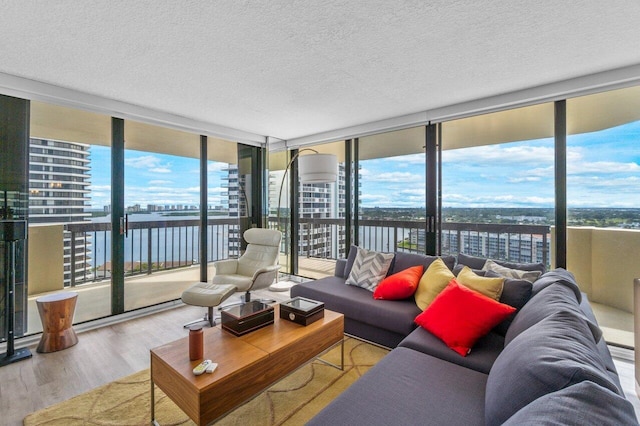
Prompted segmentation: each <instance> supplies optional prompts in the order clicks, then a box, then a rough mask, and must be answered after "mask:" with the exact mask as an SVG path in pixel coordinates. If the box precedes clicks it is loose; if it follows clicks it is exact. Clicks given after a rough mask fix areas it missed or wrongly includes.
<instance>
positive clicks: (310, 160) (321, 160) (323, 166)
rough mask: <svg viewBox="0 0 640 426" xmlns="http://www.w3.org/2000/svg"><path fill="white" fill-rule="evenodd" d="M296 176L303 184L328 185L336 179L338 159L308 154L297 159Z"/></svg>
mask: <svg viewBox="0 0 640 426" xmlns="http://www.w3.org/2000/svg"><path fill="white" fill-rule="evenodd" d="M298 175H299V176H300V182H303V183H329V182H335V181H336V180H337V179H338V157H336V156H335V155H333V154H309V155H301V156H300V157H298Z"/></svg>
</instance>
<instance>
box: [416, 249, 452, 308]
mask: <svg viewBox="0 0 640 426" xmlns="http://www.w3.org/2000/svg"><path fill="white" fill-rule="evenodd" d="M452 278H454V276H453V272H451V270H450V269H449V268H447V265H445V263H444V261H443V260H442V259H436V260H434V261H433V262H432V263H431V265H429V267H428V268H427V270H426V271H425V272H424V274H423V275H422V278H420V282H419V283H418V289H417V290H416V293H415V294H414V299H415V301H416V305H418V307H419V308H420V309H421V310H423V311H424V310H425V309H427V306H429V304H430V303H431V302H433V299H435V298H436V296H437V295H438V294H440V292H441V291H442V290H444V288H445V287H446V286H447V284H449V281H451V279H452Z"/></svg>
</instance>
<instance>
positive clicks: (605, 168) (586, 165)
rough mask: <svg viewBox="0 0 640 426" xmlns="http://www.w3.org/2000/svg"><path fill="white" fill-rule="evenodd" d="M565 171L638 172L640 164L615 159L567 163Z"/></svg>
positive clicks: (579, 172) (581, 172)
mask: <svg viewBox="0 0 640 426" xmlns="http://www.w3.org/2000/svg"><path fill="white" fill-rule="evenodd" d="M567 173H569V174H583V173H640V165H638V163H634V162H629V163H619V162H615V161H596V162H583V163H567Z"/></svg>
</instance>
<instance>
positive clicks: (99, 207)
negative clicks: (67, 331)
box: [28, 101, 111, 333]
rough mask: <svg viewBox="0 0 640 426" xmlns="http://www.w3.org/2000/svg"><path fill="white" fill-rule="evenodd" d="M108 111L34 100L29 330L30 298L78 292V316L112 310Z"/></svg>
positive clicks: (34, 321)
mask: <svg viewBox="0 0 640 426" xmlns="http://www.w3.org/2000/svg"><path fill="white" fill-rule="evenodd" d="M110 126H111V125H110V117H109V116H107V115H101V114H96V113H91V112H87V111H80V110H76V109H71V108H65V107H60V106H55V105H51V104H46V103H41V102H36V101H32V102H31V124H30V141H29V258H28V265H29V272H28V277H29V286H28V290H29V300H30V303H29V323H28V324H29V328H28V331H29V333H34V332H39V331H41V330H42V325H41V323H40V321H39V318H38V313H37V308H36V305H35V299H36V298H37V297H38V296H41V295H43V294H46V293H50V292H61V291H69V290H73V291H76V292H77V293H78V301H77V307H76V314H75V317H74V321H75V322H83V321H88V320H92V319H96V318H100V317H104V316H108V315H110V314H111V280H110V267H109V260H110V245H109V241H108V235H109V233H108V229H109V228H110V226H109V223H108V215H109V200H110V194H111V184H110V176H111V167H110V155H111V148H110V141H111V127H110Z"/></svg>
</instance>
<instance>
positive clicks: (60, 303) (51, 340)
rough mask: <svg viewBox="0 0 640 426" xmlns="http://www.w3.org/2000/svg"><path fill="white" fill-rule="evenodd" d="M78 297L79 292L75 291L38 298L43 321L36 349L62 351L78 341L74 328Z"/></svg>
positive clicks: (37, 302)
mask: <svg viewBox="0 0 640 426" xmlns="http://www.w3.org/2000/svg"><path fill="white" fill-rule="evenodd" d="M77 299H78V293H76V292H73V291H70V292H66V293H57V294H51V295H48V296H43V297H39V298H37V299H36V304H37V305H38V313H39V314H40V320H41V321H42V338H40V343H39V344H38V348H37V349H36V351H38V352H41V353H47V352H55V351H61V350H63V349H67V348H69V347H71V346H73V345H75V344H76V343H78V336H76V332H75V331H74V330H73V328H72V324H73V314H74V312H75V309H76V300H77Z"/></svg>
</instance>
